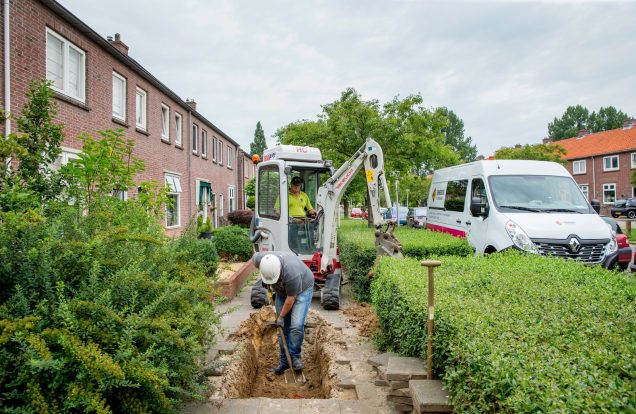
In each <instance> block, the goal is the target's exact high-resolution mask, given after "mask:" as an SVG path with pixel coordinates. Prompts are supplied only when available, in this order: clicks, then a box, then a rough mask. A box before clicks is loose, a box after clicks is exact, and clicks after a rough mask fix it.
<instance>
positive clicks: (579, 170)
mask: <svg viewBox="0 0 636 414" xmlns="http://www.w3.org/2000/svg"><path fill="white" fill-rule="evenodd" d="M572 174H585V160H579V161H574V162H573V163H572Z"/></svg>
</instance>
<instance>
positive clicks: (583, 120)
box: [548, 105, 628, 141]
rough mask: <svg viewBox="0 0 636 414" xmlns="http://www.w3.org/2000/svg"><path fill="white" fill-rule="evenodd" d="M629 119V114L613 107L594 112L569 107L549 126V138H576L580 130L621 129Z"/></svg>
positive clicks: (581, 107)
mask: <svg viewBox="0 0 636 414" xmlns="http://www.w3.org/2000/svg"><path fill="white" fill-rule="evenodd" d="M627 118H628V116H627V114H625V113H624V112H623V111H620V110H618V109H616V108H614V107H613V106H608V107H601V108H600V109H599V110H598V112H592V113H590V111H589V110H588V109H587V108H585V107H583V106H581V105H576V106H568V108H567V109H566V110H565V112H564V113H563V115H562V116H561V117H560V118H554V121H552V122H550V123H549V124H548V137H549V138H550V139H551V140H552V141H559V140H562V139H567V138H572V137H576V136H577V135H578V133H579V131H580V130H582V129H586V130H588V131H590V132H601V131H607V130H610V129H615V128H620V127H621V126H622V125H623V122H625V120H626V119H627Z"/></svg>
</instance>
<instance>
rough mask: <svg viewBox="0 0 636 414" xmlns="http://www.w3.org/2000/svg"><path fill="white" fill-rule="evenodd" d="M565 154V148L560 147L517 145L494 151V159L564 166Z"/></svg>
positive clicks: (565, 162)
mask: <svg viewBox="0 0 636 414" xmlns="http://www.w3.org/2000/svg"><path fill="white" fill-rule="evenodd" d="M565 154H566V151H565V148H563V147H562V146H560V145H554V144H553V145H545V144H535V145H528V144H526V145H517V146H516V147H512V148H510V147H503V148H499V149H498V150H497V151H495V158H496V159H498V160H539V161H554V162H558V163H559V164H562V165H566V164H567V160H565V158H563V156H564V155H565Z"/></svg>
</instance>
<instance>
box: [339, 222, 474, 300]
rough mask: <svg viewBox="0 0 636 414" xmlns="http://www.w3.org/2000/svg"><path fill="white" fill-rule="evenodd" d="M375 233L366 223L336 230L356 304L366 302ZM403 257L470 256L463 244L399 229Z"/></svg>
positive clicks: (344, 224) (430, 233)
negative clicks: (358, 301)
mask: <svg viewBox="0 0 636 414" xmlns="http://www.w3.org/2000/svg"><path fill="white" fill-rule="evenodd" d="M374 232H375V230H374V229H373V228H369V227H367V222H366V221H360V220H343V221H342V222H341V225H340V229H339V230H338V246H339V247H340V261H341V262H342V265H343V267H344V268H345V269H346V270H347V277H348V280H349V283H350V284H351V288H352V292H353V294H354V296H355V298H356V299H357V300H361V301H367V302H368V301H369V300H370V292H369V290H370V285H371V279H370V278H369V276H368V274H369V271H370V270H371V268H372V267H373V262H374V261H375V259H376V257H377V254H376V249H375V236H374ZM395 235H396V237H397V239H398V240H399V241H400V243H402V246H403V249H402V252H403V253H404V255H405V256H410V257H415V258H418V259H422V258H428V257H431V256H447V255H456V256H468V255H470V254H472V253H473V250H472V248H471V247H470V246H469V245H468V243H467V242H466V240H464V239H460V238H457V237H453V236H450V235H448V234H444V233H438V232H433V231H429V230H421V229H412V228H408V227H399V228H398V229H397V230H396V233H395Z"/></svg>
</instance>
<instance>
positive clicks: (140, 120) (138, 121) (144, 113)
mask: <svg viewBox="0 0 636 414" xmlns="http://www.w3.org/2000/svg"><path fill="white" fill-rule="evenodd" d="M138 96H139V97H141V107H139V106H138V105H137V97H138ZM140 115H141V116H140ZM135 126H136V127H137V128H139V129H141V130H143V131H147V130H148V92H146V91H145V90H143V89H141V88H140V87H139V86H137V88H136V89H135Z"/></svg>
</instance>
